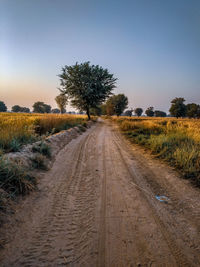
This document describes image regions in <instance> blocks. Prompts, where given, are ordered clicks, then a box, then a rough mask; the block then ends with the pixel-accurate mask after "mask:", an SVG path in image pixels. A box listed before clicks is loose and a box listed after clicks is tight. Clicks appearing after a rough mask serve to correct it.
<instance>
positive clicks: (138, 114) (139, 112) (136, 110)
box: [134, 108, 143, 117]
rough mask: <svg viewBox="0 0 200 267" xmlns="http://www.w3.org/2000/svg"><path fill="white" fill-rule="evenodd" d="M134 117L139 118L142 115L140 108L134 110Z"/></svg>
mask: <svg viewBox="0 0 200 267" xmlns="http://www.w3.org/2000/svg"><path fill="white" fill-rule="evenodd" d="M134 112H135V115H137V116H138V117H140V116H141V115H142V112H143V109H142V108H136V109H135V110H134Z"/></svg>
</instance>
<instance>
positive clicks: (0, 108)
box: [0, 101, 7, 112]
mask: <svg viewBox="0 0 200 267" xmlns="http://www.w3.org/2000/svg"><path fill="white" fill-rule="evenodd" d="M6 111H7V107H6V105H5V103H4V102H3V101H0V112H6Z"/></svg>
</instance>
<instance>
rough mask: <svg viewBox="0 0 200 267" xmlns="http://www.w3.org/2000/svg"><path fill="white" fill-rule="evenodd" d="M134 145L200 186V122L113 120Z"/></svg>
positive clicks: (126, 118) (194, 120) (127, 118)
mask: <svg viewBox="0 0 200 267" xmlns="http://www.w3.org/2000/svg"><path fill="white" fill-rule="evenodd" d="M112 120H113V121H114V122H116V123H118V124H119V126H120V129H121V131H122V132H123V133H124V135H125V136H126V137H127V138H128V139H129V140H130V141H131V142H133V143H137V144H139V145H143V146H145V147H146V148H148V149H150V150H151V151H152V153H153V154H154V155H156V156H157V157H159V158H162V159H164V160H166V161H167V162H168V163H169V164H170V165H171V166H173V167H175V168H176V169H178V170H179V171H181V173H182V174H183V176H184V177H185V178H189V179H192V180H193V181H194V182H195V184H196V185H198V186H200V120H198V119H172V118H143V117H142V118H136V117H130V118H129V117H119V118H117V117H112Z"/></svg>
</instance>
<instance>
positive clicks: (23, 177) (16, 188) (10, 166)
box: [0, 157, 36, 195]
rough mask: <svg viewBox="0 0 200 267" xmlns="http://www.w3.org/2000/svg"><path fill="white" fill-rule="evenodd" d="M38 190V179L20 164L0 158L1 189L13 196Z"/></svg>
mask: <svg viewBox="0 0 200 267" xmlns="http://www.w3.org/2000/svg"><path fill="white" fill-rule="evenodd" d="M35 188H36V178H35V177H33V176H31V175H29V174H28V172H27V170H26V169H25V168H24V167H23V166H21V165H20V164H16V163H14V162H12V161H11V160H8V159H3V158H2V157H1V158H0V189H3V190H5V191H6V192H7V193H9V194H11V195H19V194H22V195H24V194H26V193H28V192H29V191H32V190H34V189H35Z"/></svg>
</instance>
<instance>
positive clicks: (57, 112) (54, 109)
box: [51, 108, 60, 114]
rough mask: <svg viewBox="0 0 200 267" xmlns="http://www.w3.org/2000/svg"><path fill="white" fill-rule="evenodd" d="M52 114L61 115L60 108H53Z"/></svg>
mask: <svg viewBox="0 0 200 267" xmlns="http://www.w3.org/2000/svg"><path fill="white" fill-rule="evenodd" d="M51 113H56V114H59V113H60V109H58V108H53V109H52V110H51Z"/></svg>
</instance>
